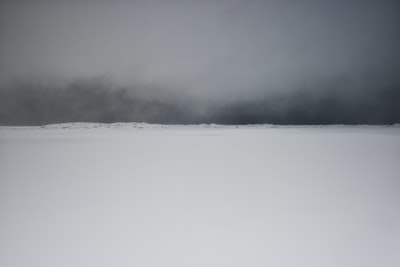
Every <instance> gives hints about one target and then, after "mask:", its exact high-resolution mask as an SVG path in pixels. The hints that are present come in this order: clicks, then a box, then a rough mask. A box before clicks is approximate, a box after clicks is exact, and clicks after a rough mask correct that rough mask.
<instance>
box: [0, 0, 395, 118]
mask: <svg viewBox="0 0 400 267" xmlns="http://www.w3.org/2000/svg"><path fill="white" fill-rule="evenodd" d="M0 7H1V8H0V12H1V13H0V36H1V39H0V58H1V60H0V70H1V71H0V84H1V86H2V88H3V89H4V88H7V89H10V88H11V87H15V84H16V83H17V84H21V83H24V84H25V86H27V85H26V84H30V85H32V84H35V86H36V87H37V86H38V84H40V85H41V86H44V85H46V86H47V87H52V88H53V89H52V90H57V88H60V87H63V86H64V87H63V88H65V86H67V87H68V86H70V84H71V83H76V81H82V80H85V81H87V80H92V79H95V80H96V81H97V82H98V81H99V80H102V81H107V82H106V84H107V86H105V87H109V88H111V87H112V88H125V89H127V90H128V91H132V89H129V88H133V87H135V88H139V89H136V91H140V92H141V94H143V93H146V94H147V95H151V97H153V98H158V99H159V98H160V97H161V98H162V97H163V96H165V95H170V96H171V95H172V96H174V97H175V96H176V97H181V98H182V97H183V98H185V99H188V98H190V99H192V100H193V101H194V102H195V103H197V104H198V103H202V104H201V105H202V106H203V107H208V106H213V107H216V106H223V105H226V104H232V103H235V104H239V105H240V104H241V102H243V101H245V102H246V101H247V102H248V101H250V102H251V101H254V100H258V99H260V98H263V99H270V100H271V99H272V98H273V97H274V96H275V97H276V96H277V95H279V96H280V95H289V94H296V92H299V91H301V90H305V89H307V90H308V91H307V92H312V93H310V94H311V95H312V94H314V93H315V94H317V95H320V94H329V95H332V94H335V95H337V94H338V93H337V92H339V94H340V95H341V96H340V98H341V99H343V98H349V97H351V98H354V94H355V95H356V97H355V98H357V99H359V98H360V97H364V95H365V94H368V95H369V94H371V93H370V92H371V91H373V92H378V91H380V90H382V91H383V90H388V88H390V92H391V93H390V97H389V98H390V99H393V96H392V95H393V92H394V94H395V95H396V97H397V98H399V96H398V95H399V94H398V93H397V92H398V91H399V90H398V88H399V85H400V78H399V77H400V71H399V69H400V64H399V58H400V56H399V54H400V53H399V49H398V48H399V47H400V27H399V25H400V23H399V22H400V19H399V16H398V14H399V12H400V4H398V1H389V0H381V1H378V0H376V1H368V0H365V1H341V0H339V1H324V0H319V1H289V0H288V1H262V0H212V1H211V0H210V1H208V0H206V1H192V0H186V1H171V0H162V1H161V0H154V1H153V0H146V1H145V0H143V1H122V0H120V1H105V0H104V1H96V0H87V1H67V0H64V1H63V0H53V1H47V0H36V1H35V0H31V1H27V0H26V1H23V0H13V1H11V0H8V1H7V0H2V1H1V6H0ZM99 77H100V78H99ZM65 84H67V85H65ZM393 88H397V89H396V90H395V91H393V90H394V89H393ZM9 97H10V96H9ZM176 97H175V98H176ZM397 100H398V99H397ZM271 101H272V100H271ZM271 101H270V102H271ZM341 101H342V100H341ZM357 101H359V100H357ZM369 101H370V100H369ZM377 101H378V100H377ZM382 101H383V100H382ZM8 102H10V101H8ZM13 102H16V101H13ZM17 102H18V101H17ZM247 102H246V103H247ZM272 102H274V101H272ZM342 102H343V101H342ZM40 105H43V104H40ZM380 105H381V106H382V107H381V109H382V108H383V107H386V106H387V105H386V103H380ZM199 106H200V104H199ZM270 106H271V105H270ZM14 108H15V107H14ZM278 108H279V109H280V107H278ZM204 109H206V108H204ZM397 111H398V110H395V112H396V113H397ZM5 112H8V113H12V112H11V109H10V110H5V111H4V110H3V117H4V116H5V115H4V113H5ZM392 112H393V111H392ZM392 115H393V114H392ZM392 117H393V116H392Z"/></svg>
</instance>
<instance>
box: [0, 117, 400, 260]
mask: <svg viewBox="0 0 400 267" xmlns="http://www.w3.org/2000/svg"><path fill="white" fill-rule="evenodd" d="M0 266H4V267H39V266H40V267H54V266H57V267H78V266H79V267H103V266H104V267H109V266H112V267H128V266H131V267H132V266H134V267H156V266H157V267H161V266H166V267H191V266H193V267H197V266H198V267H214V266H215V267H222V266H227V267H228V266H229V267H239V266H240V267H251V266H257V267H258V266H260V267H261V266H262V267H266V266H280V267H286V266H288V267H289V266H293V267H294V266H296V267H297V266H304V267H313V266H315V267H322V266H323V267H330V266H335V267H336V266H337V267H339V266H340V267H346V266H349V267H356V266H360V267H368V266H382V267H383V266H385V267H391V266H393V267H398V266H400V127H399V125H395V126H386V127H384V126H357V127H356V126H338V125H335V126H329V127H320V126H308V127H307V126H286V127H283V126H273V125H253V126H221V125H198V126H183V125H170V126H166V125H151V124H144V123H116V124H93V123H72V124H55V125H47V126H42V127H4V126H3V127H0Z"/></svg>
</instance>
